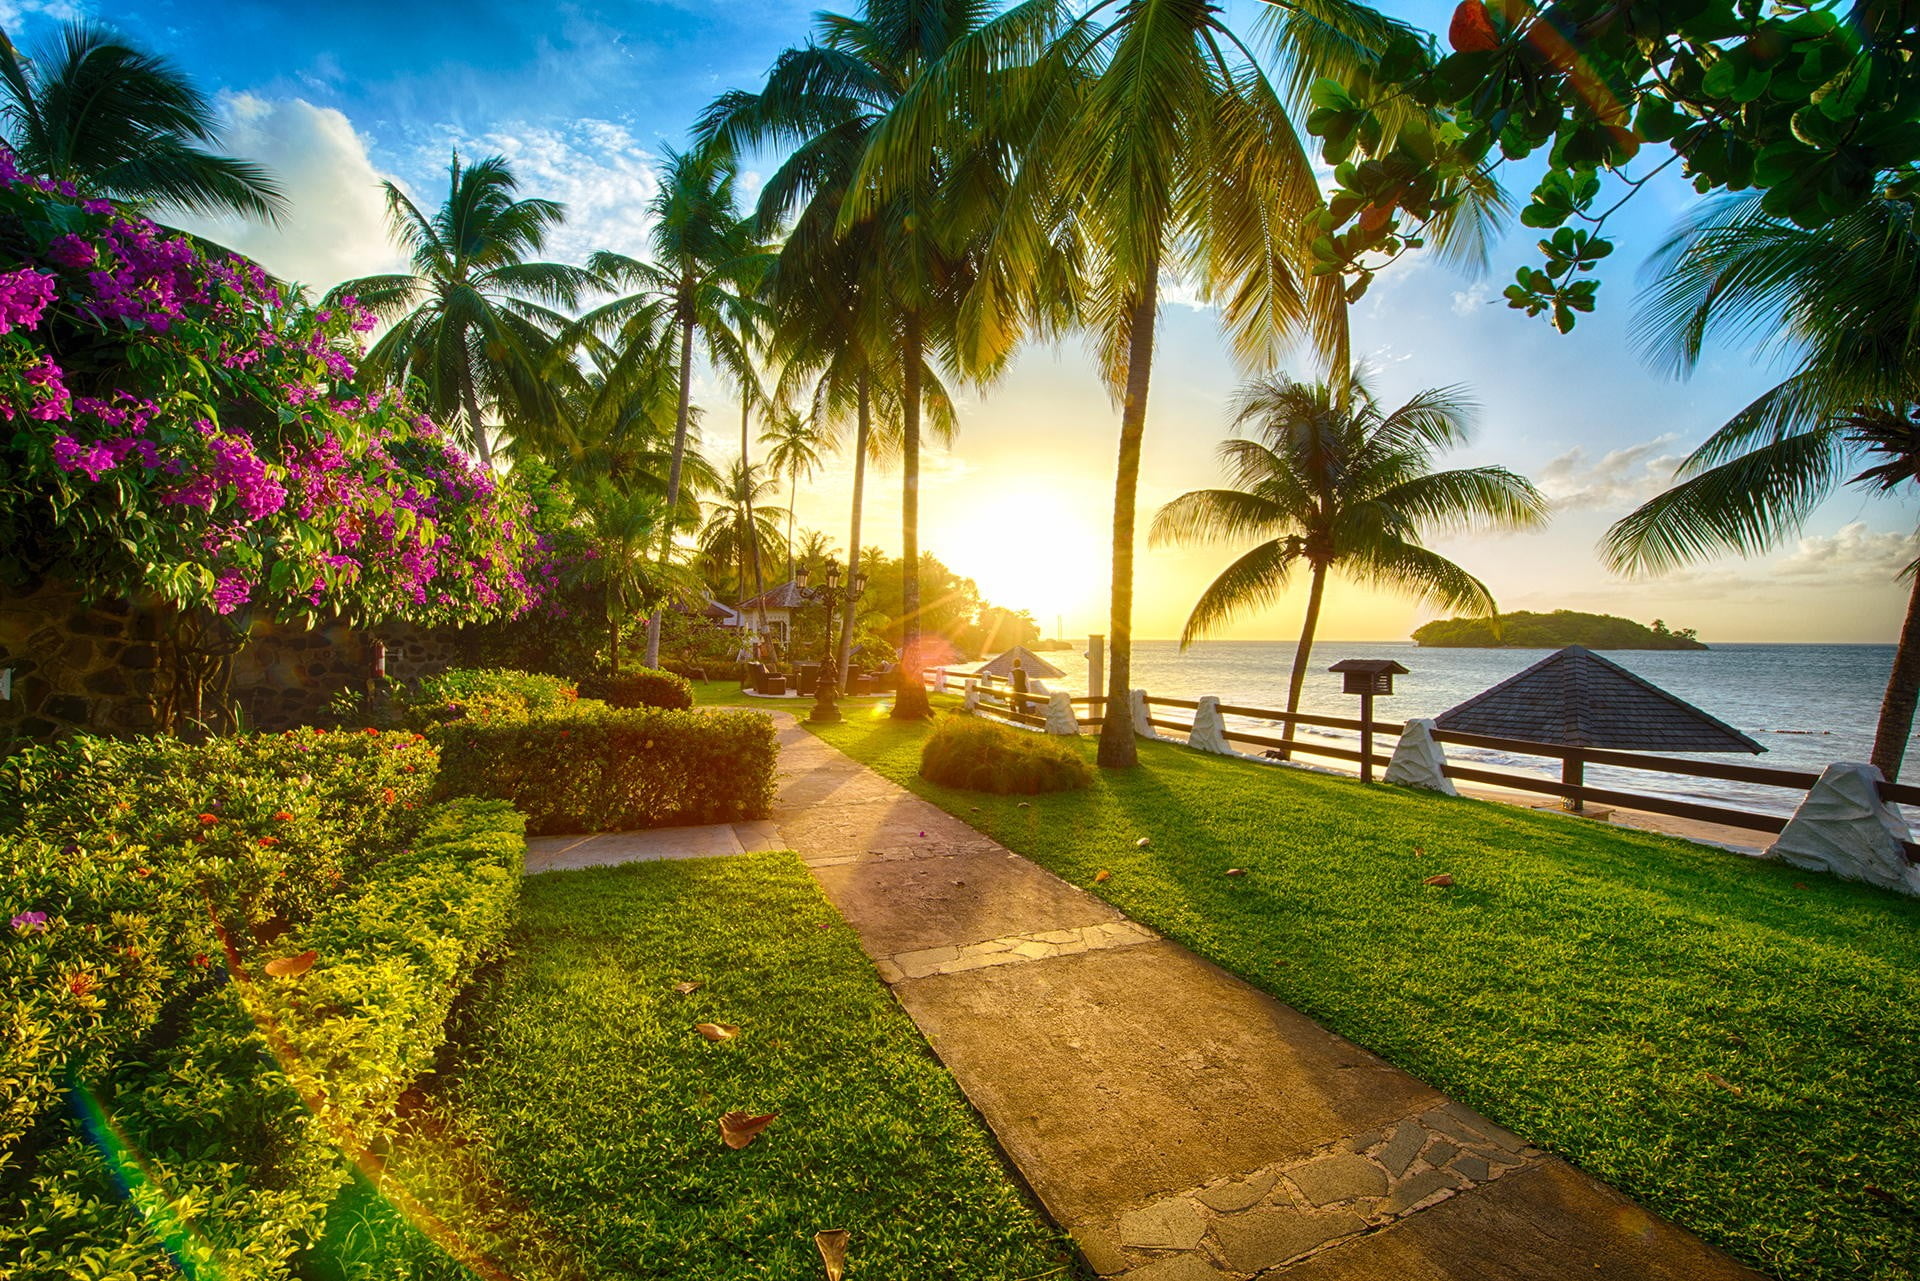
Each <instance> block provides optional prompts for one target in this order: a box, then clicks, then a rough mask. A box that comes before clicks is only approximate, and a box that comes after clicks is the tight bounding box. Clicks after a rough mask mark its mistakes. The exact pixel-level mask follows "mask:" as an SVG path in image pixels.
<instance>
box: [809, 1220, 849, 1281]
mask: <svg viewBox="0 0 1920 1281" xmlns="http://www.w3.org/2000/svg"><path fill="white" fill-rule="evenodd" d="M847 1236H848V1233H847V1230H846V1229H845V1228H824V1229H822V1230H821V1231H819V1232H816V1233H814V1234H813V1248H814V1249H816V1250H818V1251H820V1262H822V1263H824V1264H825V1265H826V1268H827V1281H840V1278H841V1277H843V1276H845V1275H846V1274H847Z"/></svg>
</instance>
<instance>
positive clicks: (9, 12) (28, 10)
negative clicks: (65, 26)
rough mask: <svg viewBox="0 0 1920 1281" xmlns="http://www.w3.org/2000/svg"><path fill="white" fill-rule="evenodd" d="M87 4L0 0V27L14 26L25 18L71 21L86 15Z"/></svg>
mask: <svg viewBox="0 0 1920 1281" xmlns="http://www.w3.org/2000/svg"><path fill="white" fill-rule="evenodd" d="M87 12H88V9H87V6H86V5H85V4H80V3H76V0H0V27H7V28H9V29H12V28H16V27H18V26H19V25H20V23H21V21H22V20H23V19H25V18H45V19H47V20H48V21H49V22H71V21H73V20H74V19H75V18H84V17H86V16H87Z"/></svg>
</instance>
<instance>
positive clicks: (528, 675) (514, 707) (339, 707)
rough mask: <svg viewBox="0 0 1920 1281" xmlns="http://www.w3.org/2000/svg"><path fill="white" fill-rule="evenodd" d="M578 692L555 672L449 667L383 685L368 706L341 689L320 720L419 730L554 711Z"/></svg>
mask: <svg viewBox="0 0 1920 1281" xmlns="http://www.w3.org/2000/svg"><path fill="white" fill-rule="evenodd" d="M578 697H579V691H578V690H577V689H576V688H575V687H574V685H573V684H572V683H571V682H569V681H564V680H562V679H560V678H559V677H558V676H544V675H541V674H539V673H537V672H518V671H514V670H512V669H511V668H506V667H455V668H450V669H449V670H447V671H444V672H441V673H440V674H439V675H437V676H423V677H421V678H420V679H419V680H416V681H412V682H402V681H394V682H390V683H389V684H387V685H385V686H384V687H383V692H382V695H381V698H380V699H379V700H378V701H377V702H376V704H375V706H374V707H373V708H372V709H369V708H368V707H367V705H366V700H365V699H364V698H363V697H362V696H361V695H360V694H359V693H358V692H357V691H354V690H342V691H340V693H338V694H336V695H335V696H334V698H333V700H332V702H330V703H329V704H328V705H327V715H326V719H327V720H328V721H329V722H330V723H332V724H333V725H336V726H340V727H342V728H360V727H362V726H367V725H374V726H377V727H379V728H381V729H394V728H402V729H410V730H416V731H418V730H423V729H425V728H427V727H428V726H429V725H438V724H441V723H442V722H445V721H457V720H478V721H493V720H515V721H517V720H525V719H526V718H527V717H529V716H540V715H544V714H545V713H548V712H556V711H560V710H562V709H564V708H566V707H569V706H571V705H572V704H573V702H574V700H575V699H576V698H578Z"/></svg>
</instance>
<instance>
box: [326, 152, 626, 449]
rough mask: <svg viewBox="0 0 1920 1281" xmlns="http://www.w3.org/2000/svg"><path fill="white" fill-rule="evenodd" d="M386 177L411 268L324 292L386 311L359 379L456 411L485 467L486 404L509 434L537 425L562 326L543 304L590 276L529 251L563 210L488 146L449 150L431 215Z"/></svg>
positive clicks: (549, 398) (587, 282) (548, 413)
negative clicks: (464, 156)
mask: <svg viewBox="0 0 1920 1281" xmlns="http://www.w3.org/2000/svg"><path fill="white" fill-rule="evenodd" d="M385 186H386V193H387V217H388V221H389V223H390V224H391V226H392V228H393V234H394V237H395V239H397V240H398V241H399V242H400V244H401V246H402V247H403V248H404V249H406V250H407V253H408V256H409V258H410V260H411V263H410V265H411V266H412V268H413V270H412V271H410V272H402V273H398V274H392V275H381V276H364V277H361V278H360V279H358V280H349V281H347V282H346V283H344V284H341V285H338V286H336V287H335V288H334V289H333V290H332V291H331V292H330V293H329V294H328V298H329V300H338V299H340V298H343V297H347V296H353V297H356V298H358V299H359V300H360V302H361V304H362V305H364V306H367V307H370V308H372V309H373V311H374V312H375V313H376V314H378V315H380V316H382V317H384V318H386V319H388V320H391V321H393V325H392V327H391V328H389V329H388V330H387V332H386V333H385V334H383V335H381V337H380V340H379V341H378V342H376V343H375V344H374V345H373V350H371V351H369V352H368V353H367V358H366V361H365V362H364V363H363V364H362V365H361V375H362V377H363V378H365V379H369V380H373V381H376V382H382V381H384V382H393V383H399V384H405V383H407V382H409V381H417V382H418V383H419V385H420V386H421V387H422V388H423V389H424V391H425V394H426V405H427V408H428V409H429V411H430V412H432V413H433V414H435V415H436V416H437V417H439V418H440V419H441V420H442V421H444V422H449V423H450V422H453V421H455V420H456V419H457V420H458V421H459V422H460V424H461V426H462V431H463V434H464V435H465V437H466V440H467V443H468V444H469V445H471V446H472V448H473V450H474V452H475V453H476V454H477V455H479V458H480V462H481V464H482V465H483V466H491V465H492V462H493V442H492V441H491V440H490V439H489V436H488V427H487V424H486V420H485V417H484V415H485V413H486V411H487V410H488V409H489V408H491V409H492V410H493V411H494V412H495V413H496V414H497V415H498V416H499V417H500V419H501V421H502V424H503V426H504V427H505V428H506V429H507V430H508V431H509V432H511V431H513V430H514V429H515V427H516V425H517V424H519V423H522V422H525V423H527V424H529V425H531V426H533V427H534V429H535V430H539V425H540V424H542V423H544V422H546V421H547V420H550V419H551V418H552V417H553V416H554V415H555V414H556V413H557V412H558V406H557V404H556V403H555V401H554V397H553V394H552V384H551V383H550V381H549V380H548V379H546V378H544V377H543V376H542V370H543V368H544V367H545V365H546V363H547V360H548V357H549V355H550V354H551V352H552V349H553V346H554V343H555V340H556V338H557V337H558V335H559V334H560V333H561V331H562V330H564V329H565V328H566V326H567V324H568V318H567V317H566V316H564V315H562V314H561V313H560V312H558V311H556V310H554V308H558V307H572V306H574V305H576V304H577V303H578V302H579V300H580V296H581V295H582V293H584V292H585V291H586V290H588V289H589V288H591V287H593V286H594V285H595V284H596V283H598V282H597V281H596V280H595V278H594V276H593V275H592V274H591V273H590V272H588V271H585V270H583V269H582V268H579V267H571V266H566V265H563V264H561V263H554V262H540V261H533V260H532V259H533V256H534V255H535V254H537V253H539V252H540V250H541V249H542V248H544V247H545V245H546V238H547V233H548V232H549V231H550V230H551V229H552V228H554V227H555V226H557V225H559V223H560V222H561V221H562V220H563V219H564V218H565V217H566V208H565V206H563V205H561V204H558V203H556V202H554V201H551V200H535V199H527V200H520V199H516V198H515V195H514V193H515V192H516V191H517V190H518V189H519V182H518V180H517V179H515V178H514V176H513V171H512V170H511V169H510V168H508V166H507V162H506V161H505V160H504V159H502V158H501V157H499V156H491V157H489V158H487V159H485V160H481V161H478V162H476V163H474V164H470V165H462V164H461V163H460V156H459V153H458V152H456V153H454V156H453V159H452V160H451V162H450V163H449V164H448V168H447V198H446V200H445V202H444V203H442V204H441V206H440V208H439V209H438V210H437V211H436V212H435V213H434V214H433V215H432V216H431V217H429V216H428V215H427V214H425V213H423V212H422V211H421V210H420V208H419V206H417V205H415V204H414V203H413V201H412V199H410V198H409V197H408V196H407V194H406V193H405V192H403V191H401V190H400V188H399V187H397V186H395V185H394V184H393V183H391V182H389V183H387V184H385Z"/></svg>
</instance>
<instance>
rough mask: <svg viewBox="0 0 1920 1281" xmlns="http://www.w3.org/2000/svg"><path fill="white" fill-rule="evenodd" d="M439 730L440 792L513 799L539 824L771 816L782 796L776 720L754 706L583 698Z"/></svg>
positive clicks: (644, 823)
mask: <svg viewBox="0 0 1920 1281" xmlns="http://www.w3.org/2000/svg"><path fill="white" fill-rule="evenodd" d="M430 736H431V737H432V739H433V741H434V743H435V744H436V745H437V746H438V747H439V748H440V794H441V795H443V796H462V795H466V796H493V797H498V798H500V799H502V800H508V801H512V802H513V804H514V805H515V806H516V807H517V808H518V809H520V810H521V811H522V812H523V813H525V814H526V816H527V830H528V831H530V832H532V833H534V834H535V835H541V836H544V835H547V834H550V833H555V832H617V831H624V830H628V829H633V828H644V827H671V826H674V825H677V824H683V823H721V822H729V821H731V820H733V819H741V818H765V817H766V816H767V813H768V810H769V807H770V806H771V805H772V803H773V767H774V759H775V757H776V755H777V754H778V749H777V747H776V744H775V742H774V737H773V722H772V721H771V720H769V719H768V718H767V717H765V716H762V715H759V714H758V713H755V712H694V711H679V710H666V709H660V708H639V709H633V710H615V709H611V708H605V707H599V706H596V705H593V704H581V705H579V706H576V707H575V708H573V709H571V710H568V711H564V712H555V713H550V714H547V715H544V716H540V717H537V718H535V719H531V720H526V721H520V722H503V721H499V720H495V721H487V722H482V721H473V720H463V721H455V722H452V723H449V724H446V725H440V726H436V727H435V728H434V729H433V730H431V731H430Z"/></svg>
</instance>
